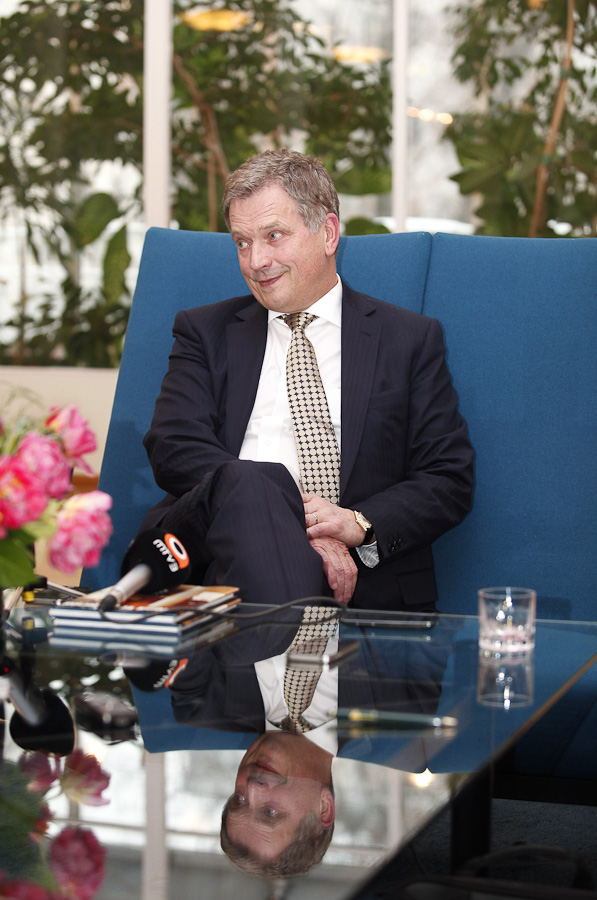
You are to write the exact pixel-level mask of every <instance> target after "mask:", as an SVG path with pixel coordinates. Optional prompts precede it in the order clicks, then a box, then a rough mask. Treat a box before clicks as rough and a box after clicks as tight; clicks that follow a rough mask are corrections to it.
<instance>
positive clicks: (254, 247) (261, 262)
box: [251, 241, 272, 271]
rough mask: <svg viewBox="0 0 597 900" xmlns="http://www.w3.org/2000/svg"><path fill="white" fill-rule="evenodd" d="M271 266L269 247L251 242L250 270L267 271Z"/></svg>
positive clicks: (261, 243) (258, 242)
mask: <svg viewBox="0 0 597 900" xmlns="http://www.w3.org/2000/svg"><path fill="white" fill-rule="evenodd" d="M271 264H272V257H271V254H270V250H269V247H268V245H267V244H266V243H264V242H262V241H253V243H252V244H251V268H252V269H253V270H254V271H259V270H260V269H269V267H270V266H271Z"/></svg>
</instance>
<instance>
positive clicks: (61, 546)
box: [48, 491, 112, 572]
mask: <svg viewBox="0 0 597 900" xmlns="http://www.w3.org/2000/svg"><path fill="white" fill-rule="evenodd" d="M111 506H112V498H111V497H110V495H109V494H105V493H104V492H103V491H89V492H88V493H86V494H76V495H75V496H74V497H70V498H69V499H68V500H67V501H66V503H65V504H64V506H63V507H62V509H61V510H60V512H59V513H58V515H57V517H56V524H57V526H58V527H57V530H56V532H55V534H54V535H53V536H52V538H51V539H50V541H49V543H48V553H49V558H50V562H51V564H52V565H53V566H55V567H56V568H57V569H60V570H61V571H62V572H74V571H75V569H77V568H78V567H79V566H96V565H97V564H98V562H99V558H100V556H101V551H102V550H103V549H104V547H105V546H106V544H107V543H108V540H109V538H110V535H111V534H112V521H111V519H110V516H109V515H108V512H107V510H109V509H110V507H111Z"/></svg>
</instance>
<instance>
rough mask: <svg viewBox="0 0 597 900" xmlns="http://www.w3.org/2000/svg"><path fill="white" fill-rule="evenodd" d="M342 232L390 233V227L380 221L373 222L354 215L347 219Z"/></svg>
mask: <svg viewBox="0 0 597 900" xmlns="http://www.w3.org/2000/svg"><path fill="white" fill-rule="evenodd" d="M344 233H345V234H347V235H351V234H390V229H389V228H386V226H385V225H382V224H381V222H374V221H373V220H372V219H366V218H365V217H364V216H355V217H354V218H352V219H349V220H348V221H347V222H346V224H345V226H344Z"/></svg>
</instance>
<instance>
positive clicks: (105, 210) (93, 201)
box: [72, 193, 120, 247]
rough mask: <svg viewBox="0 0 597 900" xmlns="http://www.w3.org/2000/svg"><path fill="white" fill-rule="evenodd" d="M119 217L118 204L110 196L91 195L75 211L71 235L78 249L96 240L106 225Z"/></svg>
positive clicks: (101, 194)
mask: <svg viewBox="0 0 597 900" xmlns="http://www.w3.org/2000/svg"><path fill="white" fill-rule="evenodd" d="M119 215H120V212H119V209H118V204H117V203H116V200H115V199H114V198H113V197H111V196H110V194H104V193H99V194H91V196H90V197H86V198H85V200H84V201H83V203H82V204H81V205H80V206H79V208H78V209H77V210H76V212H75V215H74V217H73V221H72V234H73V237H74V239H75V241H76V243H77V245H78V246H79V247H85V246H87V244H91V243H93V241H95V240H97V238H98V237H99V236H100V234H101V233H102V232H103V230H104V228H105V227H106V225H109V223H110V222H111V221H112V220H113V219H116V218H117V217H118V216H119Z"/></svg>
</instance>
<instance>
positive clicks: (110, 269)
mask: <svg viewBox="0 0 597 900" xmlns="http://www.w3.org/2000/svg"><path fill="white" fill-rule="evenodd" d="M130 261H131V255H130V253H129V251H128V246H127V240H126V225H123V226H122V228H120V229H119V231H117V232H116V234H114V235H112V237H111V238H110V240H109V241H108V246H107V247H106V253H105V256H104V295H105V298H106V302H107V304H108V305H111V304H113V303H117V302H118V301H119V300H120V298H121V297H122V295H123V294H125V293H126V290H127V288H126V281H125V277H124V276H125V273H126V270H127V268H128V266H129V263H130Z"/></svg>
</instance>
